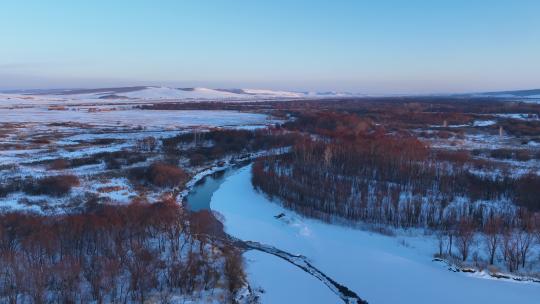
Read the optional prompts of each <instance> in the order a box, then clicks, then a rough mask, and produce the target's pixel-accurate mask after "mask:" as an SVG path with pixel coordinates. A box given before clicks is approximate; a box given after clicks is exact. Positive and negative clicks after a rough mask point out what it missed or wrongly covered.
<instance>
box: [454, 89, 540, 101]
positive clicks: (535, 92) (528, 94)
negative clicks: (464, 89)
mask: <svg viewBox="0 0 540 304" xmlns="http://www.w3.org/2000/svg"><path fill="white" fill-rule="evenodd" d="M464 95H467V96H473V97H495V98H531V99H540V89H532V90H516V91H496V92H483V93H472V94H464Z"/></svg>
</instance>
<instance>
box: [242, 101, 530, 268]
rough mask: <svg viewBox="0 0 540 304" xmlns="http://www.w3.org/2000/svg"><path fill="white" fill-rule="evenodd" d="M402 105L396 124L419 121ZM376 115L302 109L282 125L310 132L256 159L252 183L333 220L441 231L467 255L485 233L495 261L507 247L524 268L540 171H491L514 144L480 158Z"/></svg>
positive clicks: (446, 242)
mask: <svg viewBox="0 0 540 304" xmlns="http://www.w3.org/2000/svg"><path fill="white" fill-rule="evenodd" d="M395 112H396V111H394V112H393V113H394V114H392V112H390V113H387V114H385V116H392V115H394V117H395V119H394V123H393V125H394V126H397V125H401V126H405V125H409V124H411V123H410V122H411V119H412V117H411V116H407V117H403V118H400V117H399V116H398V115H396V113H395ZM439 115H441V114H440V113H438V114H436V115H435V116H439ZM459 115H460V113H451V115H450V116H446V115H443V116H442V118H443V119H451V117H459ZM467 115H471V114H467ZM417 116H418V115H417ZM420 116H426V118H424V119H423V121H425V120H429V119H430V118H427V117H429V115H425V113H423V114H422V115H420ZM420 116H418V117H420ZM377 119H378V118H377V117H369V115H366V116H362V115H357V114H355V113H353V112H352V111H339V112H337V111H336V112H334V111H312V112H300V113H298V114H297V116H296V119H295V120H293V121H291V122H288V123H286V124H285V125H284V126H283V128H284V129H287V130H290V131H291V132H298V133H300V134H303V137H302V139H301V140H298V141H297V142H295V144H294V145H293V146H292V148H291V151H290V153H287V154H282V155H274V156H268V157H265V158H261V159H259V160H257V161H256V162H255V164H254V166H253V167H252V171H253V177H252V183H253V185H254V186H255V187H256V188H257V189H259V190H261V191H263V192H264V193H265V194H267V195H269V196H270V197H275V198H278V199H279V201H280V202H281V203H282V204H283V205H284V206H285V207H287V208H290V209H293V210H295V211H297V212H300V213H301V214H304V215H306V216H309V217H314V218H318V219H322V220H324V221H327V222H343V220H345V222H347V223H349V224H350V225H353V226H354V225H356V224H357V223H359V222H362V223H371V224H374V225H379V226H389V227H394V228H402V229H408V228H426V229H430V230H431V231H433V232H434V233H438V234H440V242H441V244H440V248H439V255H440V256H452V255H453V252H452V249H454V250H456V249H457V252H454V253H455V255H457V256H459V258H460V259H461V260H463V261H465V260H467V259H468V258H470V252H471V246H472V245H471V244H472V243H473V241H474V235H475V234H479V235H482V236H483V238H484V239H485V241H483V242H482V243H486V244H488V245H487V246H481V247H482V248H484V247H486V248H487V249H486V251H487V252H486V255H487V256H489V257H490V258H489V260H490V263H491V264H493V259H494V256H495V253H496V252H497V253H498V252H499V249H500V251H501V252H502V256H503V258H504V261H505V263H506V265H507V267H508V269H509V271H516V270H519V268H521V267H525V265H526V262H527V257H528V256H529V254H530V253H531V250H532V248H533V247H534V246H536V244H537V242H539V241H540V215H539V213H538V212H539V211H540V199H539V198H540V190H539V189H540V177H539V176H538V175H537V174H536V173H534V172H533V171H531V172H528V173H527V172H526V173H524V174H521V175H517V176H516V175H512V174H505V173H501V174H497V175H494V174H488V173H489V171H495V172H500V171H501V170H500V168H499V167H498V165H499V163H498V160H497V159H500V158H501V156H499V154H500V151H506V150H504V149H502V150H496V149H495V150H491V151H492V152H491V155H493V156H494V157H492V158H480V157H477V156H476V155H475V154H474V153H473V151H469V150H466V149H440V148H433V147H431V146H430V144H429V142H426V141H423V140H421V139H420V138H419V137H418V136H417V133H415V132H413V131H411V128H409V129H407V128H403V127H401V128H399V129H389V128H388V125H383V124H379V123H377ZM431 119H433V118H431ZM437 119H439V120H442V119H441V117H439V118H437ZM433 120H435V119H433ZM413 124H414V125H415V126H416V125H417V124H418V123H417V122H415V123H413ZM447 129H448V128H447ZM450 132H452V131H450ZM518 151H525V152H527V153H531V154H532V153H536V152H535V150H530V149H529V150H523V149H519V150H518ZM520 153H524V152H520ZM508 158H512V152H510V157H508ZM529 159H530V158H527V159H525V161H528V160H529ZM490 237H491V239H489V238H490Z"/></svg>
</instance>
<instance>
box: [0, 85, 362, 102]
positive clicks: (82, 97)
mask: <svg viewBox="0 0 540 304" xmlns="http://www.w3.org/2000/svg"><path fill="white" fill-rule="evenodd" d="M4 94H5V95H4V96H0V97H4V98H7V99H10V100H13V101H15V100H17V99H26V100H28V99H36V100H41V101H47V100H56V101H66V102H68V101H71V102H74V101H87V102H90V101H92V100H108V101H114V100H118V101H126V100H129V101H136V100H141V101H145V100H186V101H206V100H208V101H243V100H254V101H255V100H268V99H299V98H331V97H357V96H361V95H359V94H352V93H343V92H293V91H281V90H279V91H278V90H267V89H211V88H201V87H197V88H173V87H163V86H129V87H112V88H95V89H50V90H19V91H9V92H4Z"/></svg>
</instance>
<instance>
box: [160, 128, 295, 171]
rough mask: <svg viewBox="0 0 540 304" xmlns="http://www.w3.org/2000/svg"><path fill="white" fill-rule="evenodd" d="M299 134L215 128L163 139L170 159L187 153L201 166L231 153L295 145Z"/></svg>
mask: <svg viewBox="0 0 540 304" xmlns="http://www.w3.org/2000/svg"><path fill="white" fill-rule="evenodd" d="M297 138H298V136H297V135H296V134H293V133H290V132H285V131H283V130H281V129H280V128H271V129H263V130H211V131H207V132H190V133H184V134H179V135H177V136H174V137H170V138H164V139H162V145H163V147H162V148H163V150H164V153H165V154H166V155H167V157H168V158H175V157H179V156H185V157H187V158H188V159H189V161H190V164H191V165H194V166H197V165H202V164H205V163H207V162H210V161H213V160H217V159H221V158H223V157H225V156H228V155H235V156H243V154H244V153H251V152H257V151H261V150H269V149H275V148H280V147H286V146H291V145H292V144H293V143H294V142H295V141H296V139H297Z"/></svg>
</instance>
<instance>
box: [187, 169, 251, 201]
mask: <svg viewBox="0 0 540 304" xmlns="http://www.w3.org/2000/svg"><path fill="white" fill-rule="evenodd" d="M243 166H244V165H235V166H233V167H230V168H226V169H223V170H221V171H217V172H215V173H213V174H210V175H207V176H205V177H204V178H203V179H201V180H200V181H199V182H197V183H196V184H195V185H194V186H193V189H192V190H191V191H190V192H189V194H188V196H187V197H186V201H187V205H188V207H189V209H190V210H191V211H200V210H210V201H211V199H212V195H213V194H214V192H215V191H216V190H217V189H219V186H221V184H223V182H224V181H225V180H226V179H227V177H229V176H231V175H232V174H234V173H235V172H236V171H237V170H238V169H240V168H241V167H243Z"/></svg>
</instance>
